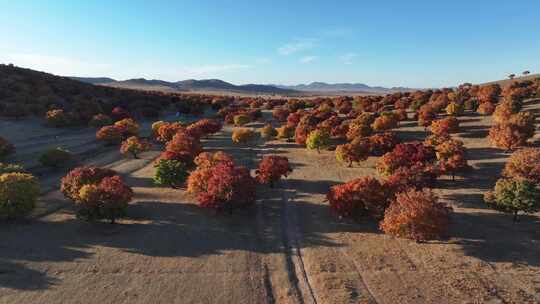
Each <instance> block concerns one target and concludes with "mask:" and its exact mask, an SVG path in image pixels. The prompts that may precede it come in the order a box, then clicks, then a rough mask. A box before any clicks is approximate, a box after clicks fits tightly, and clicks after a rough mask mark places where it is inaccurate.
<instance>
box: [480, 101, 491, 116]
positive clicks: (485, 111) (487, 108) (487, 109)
mask: <svg viewBox="0 0 540 304" xmlns="http://www.w3.org/2000/svg"><path fill="white" fill-rule="evenodd" d="M476 112H478V114H480V115H484V116H488V115H491V114H493V112H495V105H493V103H491V102H484V103H481V104H480V105H479V106H478V108H477V109H476Z"/></svg>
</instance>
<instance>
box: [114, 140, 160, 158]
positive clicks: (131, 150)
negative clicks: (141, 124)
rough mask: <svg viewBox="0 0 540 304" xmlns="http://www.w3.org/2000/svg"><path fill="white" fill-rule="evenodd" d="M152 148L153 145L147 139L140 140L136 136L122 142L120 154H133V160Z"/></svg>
mask: <svg viewBox="0 0 540 304" xmlns="http://www.w3.org/2000/svg"><path fill="white" fill-rule="evenodd" d="M151 148H152V144H151V143H149V142H148V141H147V140H145V139H139V138H138V137H136V136H131V137H129V138H128V139H126V140H124V141H123V142H122V146H120V153H122V154H124V155H127V154H131V155H132V156H133V158H139V154H140V153H143V152H146V151H148V150H150V149H151Z"/></svg>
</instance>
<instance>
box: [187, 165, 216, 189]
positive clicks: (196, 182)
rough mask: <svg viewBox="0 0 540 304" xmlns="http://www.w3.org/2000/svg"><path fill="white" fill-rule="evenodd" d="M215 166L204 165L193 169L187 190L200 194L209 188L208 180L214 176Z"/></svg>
mask: <svg viewBox="0 0 540 304" xmlns="http://www.w3.org/2000/svg"><path fill="white" fill-rule="evenodd" d="M212 168H213V167H207V168H205V167H203V168H198V169H197V170H195V171H192V172H191V173H190V174H189V177H188V179H187V191H188V192H189V193H191V194H198V193H202V192H206V191H207V190H208V180H209V179H210V177H212Z"/></svg>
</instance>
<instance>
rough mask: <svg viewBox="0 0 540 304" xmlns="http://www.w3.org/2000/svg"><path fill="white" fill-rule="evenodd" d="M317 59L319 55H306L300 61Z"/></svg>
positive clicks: (308, 61)
mask: <svg viewBox="0 0 540 304" xmlns="http://www.w3.org/2000/svg"><path fill="white" fill-rule="evenodd" d="M316 59H317V56H304V57H302V58H300V63H310V62H313V61H315V60H316Z"/></svg>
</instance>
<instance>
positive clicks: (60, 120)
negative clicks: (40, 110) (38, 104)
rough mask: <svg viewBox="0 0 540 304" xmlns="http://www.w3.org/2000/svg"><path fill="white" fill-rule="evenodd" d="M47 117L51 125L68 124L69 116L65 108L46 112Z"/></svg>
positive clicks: (59, 126) (61, 125) (57, 126)
mask: <svg viewBox="0 0 540 304" xmlns="http://www.w3.org/2000/svg"><path fill="white" fill-rule="evenodd" d="M45 119H46V121H47V124H48V125H49V126H51V127H55V128H61V127H65V126H66V125H68V117H67V116H66V114H65V113H64V110H58V109H57V110H50V111H48V112H47V113H46V114H45Z"/></svg>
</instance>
